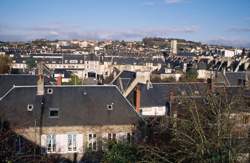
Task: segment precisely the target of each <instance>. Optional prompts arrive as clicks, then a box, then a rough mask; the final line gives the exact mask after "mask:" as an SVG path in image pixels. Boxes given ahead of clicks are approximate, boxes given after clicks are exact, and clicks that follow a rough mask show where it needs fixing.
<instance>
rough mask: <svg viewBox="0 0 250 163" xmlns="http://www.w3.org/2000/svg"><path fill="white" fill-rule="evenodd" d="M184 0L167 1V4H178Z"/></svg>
mask: <svg viewBox="0 0 250 163" xmlns="http://www.w3.org/2000/svg"><path fill="white" fill-rule="evenodd" d="M183 1H184V0H165V3H167V4H177V3H181V2H183Z"/></svg>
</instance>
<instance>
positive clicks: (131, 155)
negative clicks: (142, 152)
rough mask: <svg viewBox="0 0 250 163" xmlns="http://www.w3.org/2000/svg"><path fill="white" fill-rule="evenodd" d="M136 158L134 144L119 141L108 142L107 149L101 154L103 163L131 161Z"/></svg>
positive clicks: (134, 160) (127, 162)
mask: <svg viewBox="0 0 250 163" xmlns="http://www.w3.org/2000/svg"><path fill="white" fill-rule="evenodd" d="M137 159H138V155H137V148H136V147H135V146H134V145H131V144H127V143H121V142H110V144H109V145H108V150H107V151H106V152H105V153H104V156H103V162H105V163H113V162H115V163H129V162H131V163H132V162H136V161H137Z"/></svg>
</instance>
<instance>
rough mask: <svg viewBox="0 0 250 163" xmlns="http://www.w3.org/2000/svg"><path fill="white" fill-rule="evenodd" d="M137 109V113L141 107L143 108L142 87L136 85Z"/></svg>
mask: <svg viewBox="0 0 250 163" xmlns="http://www.w3.org/2000/svg"><path fill="white" fill-rule="evenodd" d="M135 94H136V95H135V96H136V97H135V100H136V101H135V110H136V112H137V113H140V108H141V89H140V86H139V85H137V86H136V93H135Z"/></svg>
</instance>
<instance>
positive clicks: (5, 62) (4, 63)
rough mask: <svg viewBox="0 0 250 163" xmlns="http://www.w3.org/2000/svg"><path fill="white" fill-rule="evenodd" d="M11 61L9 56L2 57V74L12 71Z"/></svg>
mask: <svg viewBox="0 0 250 163" xmlns="http://www.w3.org/2000/svg"><path fill="white" fill-rule="evenodd" d="M10 65H11V59H10V58H9V57H8V56H5V55H0V74H5V73H8V72H9V70H10Z"/></svg>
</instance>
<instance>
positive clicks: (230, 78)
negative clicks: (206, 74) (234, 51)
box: [214, 71, 250, 86]
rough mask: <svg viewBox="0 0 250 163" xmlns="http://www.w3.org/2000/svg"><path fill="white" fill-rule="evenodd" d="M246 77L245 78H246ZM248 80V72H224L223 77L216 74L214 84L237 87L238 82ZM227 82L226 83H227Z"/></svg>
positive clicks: (220, 74)
mask: <svg viewBox="0 0 250 163" xmlns="http://www.w3.org/2000/svg"><path fill="white" fill-rule="evenodd" d="M246 77H247V78H246ZM246 79H248V81H249V80H250V72H245V71H244V72H226V73H225V75H224V74H223V72H217V73H216V76H215V79H214V81H215V83H225V84H229V86H239V84H240V83H239V80H241V81H243V80H245V81H247V80H246ZM227 82H228V83H227ZM242 84H243V83H241V85H242Z"/></svg>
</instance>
